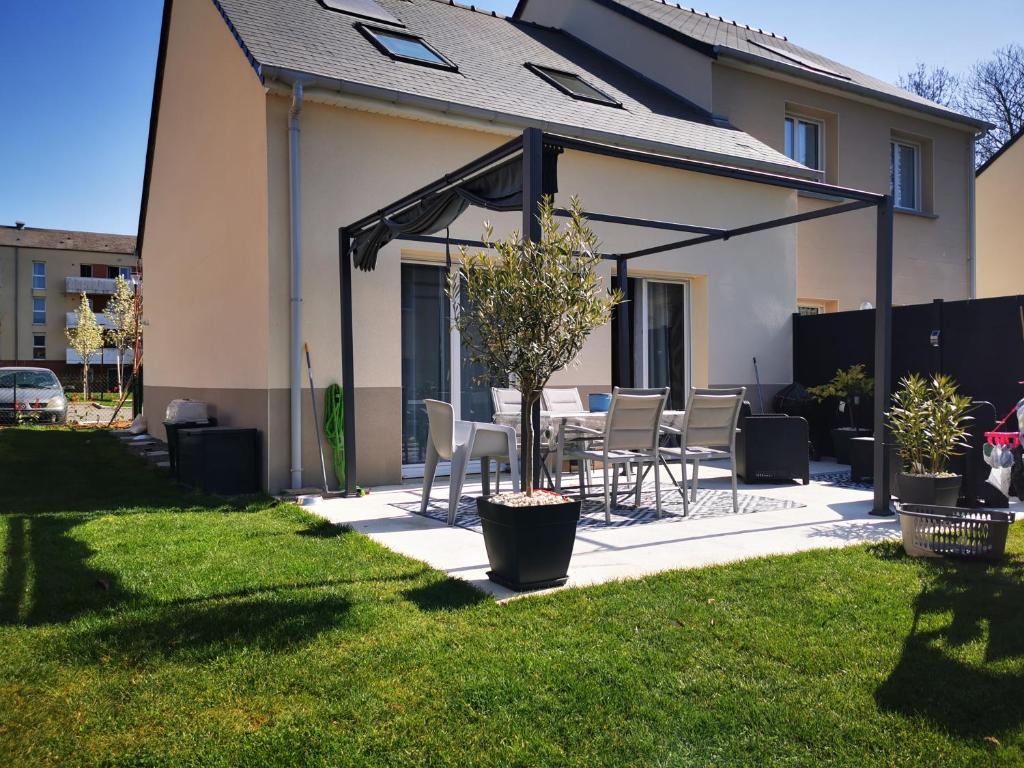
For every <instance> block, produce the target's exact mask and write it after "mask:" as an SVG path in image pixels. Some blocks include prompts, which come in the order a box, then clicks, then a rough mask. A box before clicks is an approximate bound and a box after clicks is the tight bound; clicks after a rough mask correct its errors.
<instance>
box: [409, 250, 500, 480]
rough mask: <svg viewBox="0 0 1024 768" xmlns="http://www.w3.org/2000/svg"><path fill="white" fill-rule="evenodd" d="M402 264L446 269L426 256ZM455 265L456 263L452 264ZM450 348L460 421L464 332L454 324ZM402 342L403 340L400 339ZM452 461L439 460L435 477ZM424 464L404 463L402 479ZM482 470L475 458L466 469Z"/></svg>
mask: <svg viewBox="0 0 1024 768" xmlns="http://www.w3.org/2000/svg"><path fill="white" fill-rule="evenodd" d="M402 264H418V265H420V266H426V267H436V268H438V269H444V268H445V264H444V262H438V261H434V260H433V259H425V258H419V259H417V258H403V259H402ZM452 266H453V267H454V266H455V265H454V263H453V265H452ZM448 311H449V313H450V314H449V317H454V316H455V303H454V301H452V298H451V297H449V298H448ZM449 334H450V335H449V342H448V343H449V345H450V346H449V348H450V349H451V350H452V351H453V352H457V354H453V355H450V356H449V360H448V375H449V376H450V377H451V379H450V381H451V399H452V404H451V405H452V411H453V412H454V414H455V420H456V421H458V420H459V419H461V418H462V360H461V357H460V356H461V354H462V334H461V333H459V330H458V328H456V327H455V326H454V325H453V326H452V328H451V331H450V332H449ZM399 344H401V340H399ZM451 467H452V465H451V462H450V461H438V462H437V471H436V473H435V475H434V476H435V477H445V476H448V475H451ZM423 469H424V465H423V464H403V465H402V479H403V480H415V479H417V478H422V477H423ZM479 472H480V460H479V459H473V460H471V461H470V462H469V464H468V465H467V469H466V474H467V475H473V474H478V473H479Z"/></svg>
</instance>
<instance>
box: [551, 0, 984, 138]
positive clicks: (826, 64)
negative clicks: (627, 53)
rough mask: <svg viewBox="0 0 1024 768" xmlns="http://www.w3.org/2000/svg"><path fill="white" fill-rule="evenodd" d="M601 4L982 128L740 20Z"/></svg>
mask: <svg viewBox="0 0 1024 768" xmlns="http://www.w3.org/2000/svg"><path fill="white" fill-rule="evenodd" d="M535 1H536V0H535ZM602 4H604V5H610V6H613V7H614V6H618V7H620V8H622V9H625V10H626V11H631V12H633V13H636V14H640V15H641V16H643V17H645V18H646V19H649V20H650V21H652V22H655V23H656V24H659V25H661V26H663V27H665V28H667V29H669V30H672V31H674V32H676V33H679V34H681V35H684V36H686V37H687V38H690V39H691V40H694V41H696V42H698V43H703V44H706V45H709V46H717V47H718V49H719V50H718V53H719V55H725V56H729V55H730V54H732V55H737V56H738V57H739V58H743V59H749V58H754V59H757V60H760V61H761V62H762V63H765V64H769V65H781V66H782V67H786V68H793V69H792V71H793V72H794V74H798V75H800V74H803V75H804V76H807V77H810V78H812V79H816V80H821V79H822V78H824V81H825V82H828V81H831V84H832V85H834V86H836V87H839V88H844V87H849V86H854V87H859V88H861V89H864V90H866V91H871V92H873V93H874V94H875V95H877V96H880V97H883V98H885V99H886V100H889V101H898V102H904V103H905V104H906V106H909V107H917V108H921V109H924V110H926V111H929V112H933V113H936V114H942V115H943V116H945V117H948V118H949V119H952V120H958V121H961V122H967V123H969V124H972V125H979V126H980V125H981V124H979V122H978V121H977V120H974V119H972V118H969V117H966V116H964V115H960V114H958V113H956V112H954V111H951V110H950V109H948V108H947V107H944V106H942V105H941V104H936V103H935V102H933V101H929V100H928V99H924V98H921V97H920V96H917V95H916V94H913V93H910V92H909V91H905V90H903V89H902V88H899V87H897V86H895V85H893V84H892V83H887V82H885V81H884V80H879V79H878V78H876V77H872V76H871V75H867V74H864V73H863V72H859V71H858V70H856V69H853V68H852V67H848V66H846V65H844V64H840V63H839V62H838V61H834V60H832V59H829V58H827V57H825V56H822V55H820V54H818V53H815V52H814V51H810V50H808V49H806V48H802V47H801V46H799V45H796V44H794V43H792V42H790V41H789V39H787V38H786V37H784V36H781V35H777V34H773V33H772V32H766V31H763V30H759V29H751V28H750V27H748V26H747V25H745V24H741V23H740V22H738V21H731V20H728V19H723V18H721V17H717V16H713V15H711V14H708V13H705V12H701V11H697V10H695V9H693V8H683V7H680V6H679V5H676V4H675V3H669V2H663V0H603V2H602ZM808 65H810V66H808ZM812 67H813V68H812Z"/></svg>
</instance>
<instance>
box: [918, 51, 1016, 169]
mask: <svg viewBox="0 0 1024 768" xmlns="http://www.w3.org/2000/svg"><path fill="white" fill-rule="evenodd" d="M898 83H899V86H900V87H901V88H904V89H905V90H908V91H910V92H911V93H915V94H917V95H918V96H922V97H924V98H926V99H930V100H931V101H934V102H936V103H938V104H942V105H943V106H946V107H949V108H950V109H954V110H956V111H958V112H961V113H963V114H965V115H970V116H971V117H974V118H977V119H978V120H984V121H985V122H987V123H992V125H994V126H995V127H994V128H992V129H991V130H990V131H988V132H987V133H986V134H984V135H983V136H979V137H978V141H977V144H976V147H975V150H976V151H975V162H976V163H977V165H981V164H982V163H984V162H985V161H986V160H988V159H989V158H990V157H992V155H994V154H995V153H996V152H998V151H999V149H1000V147H1002V146H1003V145H1004V144H1006V142H1008V141H1009V140H1010V139H1012V138H1013V137H1014V136H1016V135H1017V133H1018V132H1020V131H1021V130H1022V129H1024V47H1022V46H1020V45H1018V44H1016V43H1014V44H1011V45H1008V46H1006V47H1005V48H1000V49H999V50H997V51H996V52H995V53H993V54H992V57H991V58H988V59H982V60H981V61H979V62H978V63H977V64H975V65H974V66H973V67H971V69H970V70H969V71H968V72H967V74H966V75H964V76H959V75H957V74H955V73H953V72H950V71H949V70H948V69H946V68H945V67H929V66H928V65H926V64H924V63H918V65H917V67H915V68H914V69H913V70H912V71H911V72H907V73H905V74H902V75H900V77H899V81H898Z"/></svg>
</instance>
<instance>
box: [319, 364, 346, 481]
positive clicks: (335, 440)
mask: <svg viewBox="0 0 1024 768" xmlns="http://www.w3.org/2000/svg"><path fill="white" fill-rule="evenodd" d="M324 434H325V435H326V436H327V442H328V443H330V445H331V454H332V461H333V463H334V474H335V475H337V477H338V486H339V487H340V488H347V487H348V486H347V485H346V480H347V479H348V478H347V477H346V469H345V398H344V396H343V395H342V391H341V387H339V386H338V385H337V384H331V385H329V386H328V387H327V391H326V392H325V393H324Z"/></svg>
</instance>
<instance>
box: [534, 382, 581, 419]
mask: <svg viewBox="0 0 1024 768" xmlns="http://www.w3.org/2000/svg"><path fill="white" fill-rule="evenodd" d="M540 404H541V408H543V409H544V410H545V411H550V412H551V413H582V412H583V411H585V410H587V409H586V408H584V407H583V400H582V399H581V398H580V391H579V390H578V389H576V387H568V388H555V387H544V389H542V390H541V393H540Z"/></svg>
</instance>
